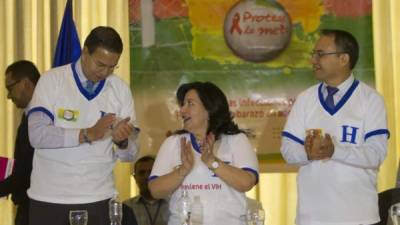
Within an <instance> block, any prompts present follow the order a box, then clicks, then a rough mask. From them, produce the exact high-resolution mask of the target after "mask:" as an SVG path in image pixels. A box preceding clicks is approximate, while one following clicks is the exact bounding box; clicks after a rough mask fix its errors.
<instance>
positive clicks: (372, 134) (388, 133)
mask: <svg viewBox="0 0 400 225" xmlns="http://www.w3.org/2000/svg"><path fill="white" fill-rule="evenodd" d="M382 134H386V135H387V138H388V139H389V138H390V132H389V130H388V129H378V130H374V131H371V132H368V133H366V134H365V136H364V141H366V140H367V139H368V138H370V137H372V136H375V135H382Z"/></svg>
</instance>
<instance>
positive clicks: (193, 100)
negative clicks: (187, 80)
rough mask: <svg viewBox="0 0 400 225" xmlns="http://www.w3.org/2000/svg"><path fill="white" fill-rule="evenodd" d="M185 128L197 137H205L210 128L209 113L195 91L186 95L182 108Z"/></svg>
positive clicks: (192, 90)
mask: <svg viewBox="0 0 400 225" xmlns="http://www.w3.org/2000/svg"><path fill="white" fill-rule="evenodd" d="M180 113H181V116H182V119H183V128H184V129H185V130H187V131H189V132H190V133H193V134H194V135H196V136H200V137H204V136H205V135H206V132H207V128H208V118H209V117H208V112H207V110H206V108H205V107H204V105H203V103H202V102H201V100H200V98H199V95H198V94H197V92H196V91H195V90H194V89H191V90H189V91H188V92H186V94H185V98H184V100H183V104H182V106H181V108H180Z"/></svg>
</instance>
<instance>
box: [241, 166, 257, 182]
mask: <svg viewBox="0 0 400 225" xmlns="http://www.w3.org/2000/svg"><path fill="white" fill-rule="evenodd" d="M242 170H245V171H249V172H250V173H252V174H254V176H256V184H258V180H259V177H260V175H259V174H258V171H257V170H255V169H252V168H249V167H243V168H242Z"/></svg>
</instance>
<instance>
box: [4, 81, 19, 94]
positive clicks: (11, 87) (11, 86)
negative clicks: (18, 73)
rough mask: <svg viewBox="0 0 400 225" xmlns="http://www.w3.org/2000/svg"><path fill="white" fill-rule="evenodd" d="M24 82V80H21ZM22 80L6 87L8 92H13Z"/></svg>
mask: <svg viewBox="0 0 400 225" xmlns="http://www.w3.org/2000/svg"><path fill="white" fill-rule="evenodd" d="M21 80H22V79H21ZM21 80H17V81H14V82H13V83H11V84H9V85H6V89H7V91H8V92H11V91H12V89H13V88H14V86H15V85H17V84H18V83H19V82H21Z"/></svg>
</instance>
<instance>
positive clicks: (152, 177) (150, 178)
mask: <svg viewBox="0 0 400 225" xmlns="http://www.w3.org/2000/svg"><path fill="white" fill-rule="evenodd" d="M158 177H159V176H150V177H149V178H147V181H152V180H154V179H156V178H158Z"/></svg>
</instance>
